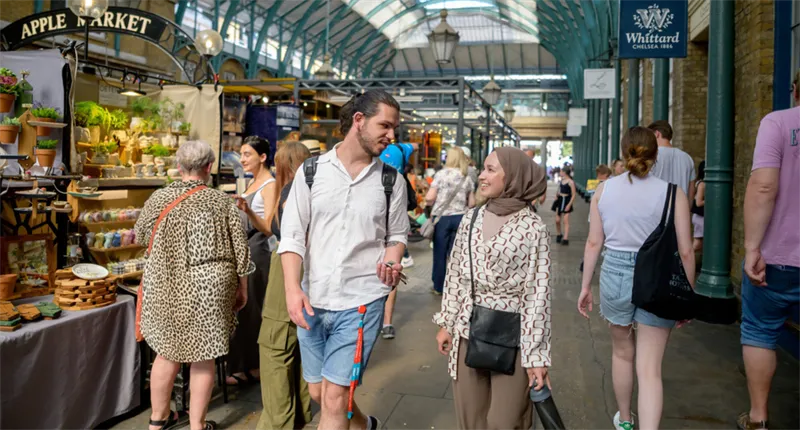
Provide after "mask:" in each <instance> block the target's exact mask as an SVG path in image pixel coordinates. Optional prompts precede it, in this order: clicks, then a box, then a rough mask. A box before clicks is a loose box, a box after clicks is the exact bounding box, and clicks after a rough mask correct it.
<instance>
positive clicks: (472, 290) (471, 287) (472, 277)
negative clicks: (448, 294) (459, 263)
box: [467, 208, 480, 306]
mask: <svg viewBox="0 0 800 430" xmlns="http://www.w3.org/2000/svg"><path fill="white" fill-rule="evenodd" d="M478 210H480V208H475V210H473V211H472V219H471V220H469V242H467V253H468V254H469V298H470V300H472V301H473V302H474V301H475V274H474V273H473V272H472V230H473V227H474V226H475V219H476V218H478ZM473 306H474V303H473Z"/></svg>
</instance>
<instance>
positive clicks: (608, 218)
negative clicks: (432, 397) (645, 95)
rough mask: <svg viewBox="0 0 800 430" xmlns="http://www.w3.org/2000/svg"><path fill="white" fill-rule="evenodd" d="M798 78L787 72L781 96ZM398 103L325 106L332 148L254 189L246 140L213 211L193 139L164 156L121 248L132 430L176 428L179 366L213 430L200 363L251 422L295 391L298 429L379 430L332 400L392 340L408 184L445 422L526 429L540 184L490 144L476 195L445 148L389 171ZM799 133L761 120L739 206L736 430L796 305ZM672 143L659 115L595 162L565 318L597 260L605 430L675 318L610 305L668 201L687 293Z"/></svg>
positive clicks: (382, 99) (282, 424)
mask: <svg viewBox="0 0 800 430" xmlns="http://www.w3.org/2000/svg"><path fill="white" fill-rule="evenodd" d="M798 80H800V73H798V76H797V78H796V80H795V83H794V86H793V91H794V95H795V98H796V100H797V102H798V104H800V88H798V84H799V83H800V82H798ZM399 109H400V107H399V104H398V103H397V102H396V101H395V99H394V98H393V97H392V96H391V95H389V94H387V93H385V92H383V91H379V90H373V91H367V92H365V93H364V94H361V95H359V96H356V97H354V98H353V99H351V100H350V101H349V102H348V103H347V104H345V105H344V106H343V107H342V109H341V115H340V131H341V133H342V135H343V136H344V139H343V140H342V142H340V143H339V144H337V145H336V146H335V147H334V148H332V150H331V151H329V152H327V153H325V154H323V155H321V156H315V157H312V154H311V152H309V150H308V149H307V148H306V147H305V146H304V145H303V144H301V143H299V142H286V143H284V144H283V145H282V146H281V148H280V149H279V150H278V151H277V153H276V154H274V170H275V176H274V177H273V175H272V173H270V169H271V167H273V166H272V165H271V163H270V160H271V159H272V158H273V157H272V152H271V145H270V143H269V142H268V141H266V140H265V139H263V138H260V137H248V138H247V139H245V140H244V143H243V145H242V149H241V160H242V165H243V167H244V169H245V170H246V171H247V172H248V173H250V174H251V175H252V177H253V180H252V182H251V183H250V184H249V186H248V187H247V189H246V190H245V192H244V193H243V194H242V195H240V196H235V197H234V198H233V199H231V198H230V196H227V195H226V194H224V193H222V192H221V191H217V190H213V189H211V188H208V187H207V186H206V184H207V183H209V181H210V172H211V167H212V165H213V162H214V159H215V156H214V152H213V150H211V148H210V147H209V146H208V145H207V144H205V143H203V142H198V141H190V142H187V143H185V144H184V145H182V146H181V148H180V149H179V150H178V152H177V154H176V158H177V162H178V165H179V167H180V171H181V175H182V180H181V181H176V182H174V183H172V184H170V185H169V186H167V187H165V188H164V189H162V190H159V191H157V192H156V193H154V194H153V195H152V197H151V198H150V199H149V200H148V201H147V203H146V205H145V207H144V210H143V212H142V215H141V217H140V218H139V220H138V221H137V223H136V226H135V229H136V236H137V239H136V240H137V242H138V243H140V244H142V245H147V246H148V250H147V253H148V263H147V266H146V269H145V276H144V278H143V285H142V287H143V288H142V297H141V300H140V302H139V306H140V307H141V312H140V315H141V316H140V322H139V325H138V327H140V330H141V336H142V337H143V338H144V340H146V341H147V342H148V344H149V346H150V347H151V348H153V350H154V351H155V352H156V353H157V358H156V360H155V363H154V364H153V367H152V371H151V375H150V379H151V403H152V413H151V416H150V422H149V424H150V429H151V430H156V429H162V428H169V427H172V426H174V425H176V424H177V423H178V422H179V421H181V420H185V419H186V418H187V417H185V416H182V415H180V414H178V413H177V412H174V411H171V410H170V406H169V401H170V392H171V390H172V383H173V380H174V378H175V376H176V374H177V372H178V369H179V366H180V364H181V363H191V385H190V389H191V392H192V396H191V409H190V413H189V416H188V421H189V423H190V425H191V428H192V429H195V430H196V429H213V428H216V423H214V422H212V421H209V420H206V413H207V409H208V402H209V399H210V395H211V390H212V388H213V384H214V372H215V370H214V360H215V359H217V358H219V357H225V360H226V361H227V365H228V369H229V373H230V375H229V376H230V378H229V379H228V383H229V384H230V385H244V384H248V383H252V382H256V381H258V380H259V379H260V381H261V392H262V404H263V408H264V409H263V412H262V414H261V417H260V420H259V422H258V428H260V429H267V428H302V427H303V426H304V425H306V424H307V423H309V422H310V421H311V400H312V399H313V400H314V401H315V402H316V403H318V404H319V405H320V406H321V416H320V424H319V428H322V429H327V428H353V429H356V428H357V429H377V428H380V427H381V423H380V422H379V421H378V420H377V418H375V417H374V416H371V415H368V414H366V413H364V412H362V411H361V410H360V409H359V407H358V405H357V404H356V402H355V401H354V400H353V397H352V393H353V389H354V388H355V387H356V386H358V385H360V384H361V380H362V378H363V376H364V373H365V371H366V369H367V365H368V363H369V359H370V356H371V353H372V351H373V349H374V347H375V344H376V342H377V339H378V337H379V335H380V333H383V336H384V338H387V339H391V338H393V337H394V334H395V332H394V328H393V326H392V322H391V319H392V313H393V308H394V300H395V298H396V294H397V286H398V284H399V283H400V282H403V281H405V275H404V274H403V270H404V268H405V267H406V266H407V265H406V264H404V263H406V262H408V261H409V259H410V255H409V254H408V252H407V246H406V244H407V235H408V232H409V212H408V205H409V203H408V202H409V199H408V198H407V193H408V192H413V193H415V194H417V193H419V192H420V191H422V190H424V189H425V188H428V190H427V192H426V193H425V198H424V203H425V204H427V205H428V206H429V207H431V208H432V210H431V216H432V217H433V219H434V220H435V228H434V239H433V270H432V284H433V290H434V291H435V292H437V293H439V294H443V295H442V297H441V303H440V310H439V312H437V313H436V314H435V315H434V316H433V321H434V323H436V324H437V325H438V326H439V327H440V328H439V331H438V333H437V335H436V343H437V345H438V350H439V352H441V353H442V354H444V355H446V356H448V374H449V376H450V377H451V378H452V379H453V393H454V403H455V409H456V416H457V420H458V426H459V428H462V429H483V428H529V427H530V426H531V424H532V422H531V418H532V414H531V408H532V404H531V402H530V400H529V393H530V390H531V389H536V390H539V389H542V388H543V387H544V386H548V387H549V386H550V379H549V372H548V369H549V367H550V366H551V365H552V360H551V347H550V340H551V298H552V294H551V280H552V277H551V274H550V269H551V237H550V233H549V232H548V228H547V226H546V224H545V223H544V222H543V220H542V218H541V216H540V215H538V214H537V213H536V209H535V203H536V202H541V201H543V199H544V198H545V195H546V190H547V176H546V171H545V169H543V168H541V167H540V166H538V165H537V164H536V163H535V162H533V161H532V159H531V157H530V155H529V154H528V155H526V154H525V153H523V152H522V151H520V150H518V149H515V148H508V147H500V148H497V149H496V150H494V151H493V152H492V153H490V154H489V155H488V156H487V158H486V159H485V160H484V165H483V170H482V172H480V175H479V176H477V183H476V179H475V177H474V176H475V175H476V174H477V172H478V171H477V169H475V168H474V167H472V166H471V160H470V159H469V156H468V155H467V154H466V153H465V152H464V151H463V150H462V149H461V148H458V147H453V148H451V149H449V150H448V152H447V157H446V161H445V164H444V166H443V168H441V169H440V170H439V171H438V172H436V173H435V174H434V175H432V176H433V177H432V180H431V182H430V186H429V187H426V186H425V185H426V184H424V182H425V181H423V180H418V179H417V178H416V175H415V172H414V171H413V169H407V166H408V162H409V157H410V156H411V153H412V152H413V151H414V149H415V148H413V147H411V146H410V145H409V146H408V147H404V146H399V145H392V146H391V148H390V145H391V143H392V141H393V140H394V138H395V136H394V129H395V128H396V127H397V125H398V123H399ZM799 129H800V107H796V108H793V109H789V110H786V111H780V112H775V113H773V114H770V115H768V116H767V117H765V118H764V120H763V121H762V123H761V127H760V129H759V134H758V140H757V142H756V149H755V154H754V161H753V167H752V174H751V177H750V181H749V183H748V187H747V192H746V195H745V248H746V249H745V250H746V254H745V261H744V263H743V278H744V281H743V285H742V325H741V343H742V348H743V357H744V362H745V369H746V373H747V383H748V390H749V393H750V403H751V406H750V410H749V411H748V412H745V413H742V414H741V415H740V416H739V417H738V420H737V425H738V426H739V428H741V429H748V430H750V429H766V428H768V411H767V399H768V396H769V391H770V387H771V380H772V377H773V375H774V373H775V368H776V357H775V351H774V350H775V348H776V344H777V338H778V335H779V332H780V329H781V327H782V325H783V322H784V321H785V320H786V318H787V316H788V315H789V312H790V311H791V309H792V307H793V306H797V304H798V297H800V245H799V244H800V236H798V234H795V233H797V230H796V229H794V230H793V229H792V228H791V227H792V225H791V223H792V222H794V221H796V214H797V213H799V212H800V206H798V205H800V199H797V198H795V197H796V196H795V195H793V194H792V193H793V192H794V188H795V185H796V184H798V183H800V176H798V175H800V166H798V165H797V163H798V161H797V160H798V157H797V148H798V146H799V144H800V133H796V131H797V130H799ZM672 137H673V130H672V127H671V126H670V124H669V123H667V122H666V121H656V122H654V123H652V124H650V125H649V126H648V127H639V126H636V127H632V128H630V129H629V130H627V132H626V133H625V134H624V136H623V138H622V141H621V153H622V159H620V160H615V161H614V162H613V163H611V165H610V167H609V166H605V165H600V166H598V167H597V169H596V174H597V179H598V180H599V184H598V186H597V188H596V190H595V192H594V194H593V196H592V199H591V203H590V206H589V234H588V237H587V240H586V245H585V249H584V255H583V263H582V280H581V288H580V294H579V297H578V300H577V309H578V312H579V313H580V314H581V315H583V316H584V317H585V318H590V316H591V313H592V311H593V307H594V304H595V302H594V293H593V291H592V284H593V276H594V273H595V269H596V268H597V266H598V265H599V261H600V256H601V255H602V256H603V259H602V264H600V270H599V292H598V294H599V311H600V315H601V317H602V318H603V320H605V321H606V322H607V323H608V327H609V334H610V337H611V343H612V352H611V363H612V366H611V374H612V382H613V391H614V395H615V399H616V403H617V408H618V411H617V412H616V414H615V415H614V417H613V426H614V428H615V429H622V430H632V429H633V428H634V425H638V426H639V427H640V428H647V429H655V428H658V427H659V426H660V422H661V416H662V409H663V403H664V402H663V384H662V373H661V367H662V360H663V357H664V353H665V351H666V348H667V344H668V340H669V337H670V333H671V331H672V330H673V329H675V328H680V327H681V326H683V325H684V324H685V323H686V322H687V321H676V320H672V319H667V318H663V317H660V316H658V315H656V314H655V313H653V312H650V311H648V310H645V309H643V308H641V307H637V306H636V305H634V304H633V299H632V296H633V290H634V277H635V274H636V273H637V272H636V270H637V269H636V262H637V256H638V255H639V253H640V251H641V250H642V249H643V246H644V245H645V243H646V242H647V241H648V239H649V238H650V237H651V235H652V233H653V232H654V231H657V229H658V228H659V225H660V224H661V223H662V222H663V220H664V214H665V201H666V202H669V201H670V199H669V198H668V197H669V196H670V193H671V192H672V191H671V190H673V189H674V190H675V191H674V192H673V194H674V200H673V202H674V203H672V204H670V206H668V207H669V210H670V211H672V213H674V225H675V233H674V236H675V237H674V240H675V242H676V243H677V250H678V251H677V256H678V258H679V260H680V263H681V267H682V268H683V271H684V272H685V275H686V278H687V279H688V282H689V284H690V285H691V287H692V288H694V282H695V278H696V261H695V259H696V256H695V253H696V252H700V251H701V250H702V247H703V228H704V214H705V203H706V192H707V190H706V184H705V161H703V162H701V163H700V164H699V166H698V168H697V170H696V171H695V164H694V160H693V159H692V158H691V157H690V156H689V155H688V154H686V153H685V152H683V151H681V150H680V149H678V148H674V147H672V145H671V143H670V141H671V139H672ZM393 151H395V152H397V154H394V153H393ZM398 151H399V152H398ZM558 172H559V175H560V183H559V184H558V189H557V192H556V193H555V200H554V202H553V205H552V209H553V210H554V211H555V212H556V233H557V235H556V243H561V244H562V245H568V244H569V234H570V224H569V223H570V219H569V215H570V213H572V212H573V211H574V209H575V203H576V200H577V199H576V195H577V191H576V184H575V182H574V180H573V179H572V177H571V167H570V166H564V167H563V168H561V169H559V171H558ZM429 176H430V175H429ZM411 181H413V183H412V182H411ZM407 183H408V184H409V185H410V191H409V190H408V189H407ZM671 184H675V185H671ZM676 186H677V187H676ZM476 193H477V195H476ZM411 199H412V200H414V201H416V202H422V201H421V200H417V199H416V198H415V197H411ZM562 233H563V234H562ZM693 239H694V242H693ZM187 244H188V245H189V246H186V245H187ZM509 253H510V254H511V255H513V258H508V255H509ZM165 268H170V269H171V270H169V271H167V270H165ZM175 269H179V270H175ZM654 312H655V311H654ZM137 314H139V312H137ZM634 328H635V330H634ZM637 382H638V396H637V399H638V405H637V411H638V415H635V414H634V412H633V409H634V408H633V405H632V397H633V391H634V386H635V385H636V383H637ZM635 421H638V423H637V422H635Z"/></svg>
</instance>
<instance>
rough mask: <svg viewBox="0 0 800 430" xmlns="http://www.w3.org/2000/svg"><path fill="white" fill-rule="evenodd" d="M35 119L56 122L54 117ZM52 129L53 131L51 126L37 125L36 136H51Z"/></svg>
mask: <svg viewBox="0 0 800 430" xmlns="http://www.w3.org/2000/svg"><path fill="white" fill-rule="evenodd" d="M33 120H34V121H39V122H55V120H54V119H52V118H34V119H33ZM51 131H53V129H52V128H50V127H41V126H37V127H36V137H44V136H50V132H51Z"/></svg>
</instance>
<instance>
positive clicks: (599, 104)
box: [589, 100, 603, 179]
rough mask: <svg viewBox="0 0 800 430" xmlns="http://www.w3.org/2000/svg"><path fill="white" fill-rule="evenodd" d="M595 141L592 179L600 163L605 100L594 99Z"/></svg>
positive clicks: (591, 167) (591, 169)
mask: <svg viewBox="0 0 800 430" xmlns="http://www.w3.org/2000/svg"><path fill="white" fill-rule="evenodd" d="M594 130H595V133H594V143H593V144H592V165H591V166H589V168H590V171H589V175H590V179H594V168H595V167H597V165H598V164H600V142H601V139H602V136H601V134H602V130H603V101H602V100H595V101H594Z"/></svg>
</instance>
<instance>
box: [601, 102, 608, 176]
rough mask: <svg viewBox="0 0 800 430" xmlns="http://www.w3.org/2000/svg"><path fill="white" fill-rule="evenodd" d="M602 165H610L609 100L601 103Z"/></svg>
mask: <svg viewBox="0 0 800 430" xmlns="http://www.w3.org/2000/svg"><path fill="white" fill-rule="evenodd" d="M600 164H608V100H607V99H606V100H603V101H601V102H600Z"/></svg>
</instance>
